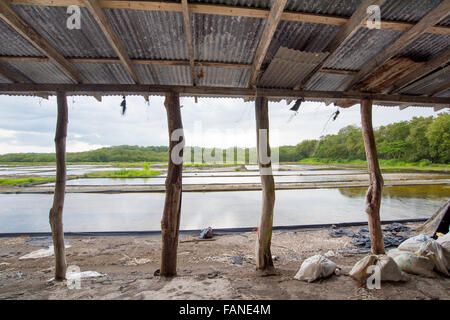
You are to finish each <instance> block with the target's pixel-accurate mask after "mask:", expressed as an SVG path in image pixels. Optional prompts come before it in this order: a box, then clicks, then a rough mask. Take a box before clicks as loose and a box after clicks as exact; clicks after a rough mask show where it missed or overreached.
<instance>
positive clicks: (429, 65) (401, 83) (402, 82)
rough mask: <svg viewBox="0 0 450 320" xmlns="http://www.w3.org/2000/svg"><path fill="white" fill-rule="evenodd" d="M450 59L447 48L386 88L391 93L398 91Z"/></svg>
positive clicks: (449, 49) (449, 52)
mask: <svg viewBox="0 0 450 320" xmlns="http://www.w3.org/2000/svg"><path fill="white" fill-rule="evenodd" d="M449 61H450V48H448V49H447V50H445V51H444V52H443V53H441V54H440V55H439V56H437V57H436V58H434V59H432V60H430V61H428V62H426V63H425V64H424V66H423V67H422V68H420V69H417V70H414V71H412V72H410V73H409V74H407V75H406V76H405V77H403V78H401V79H399V80H397V81H396V82H394V84H393V85H392V86H391V87H390V88H389V89H388V90H386V92H389V93H395V92H398V91H400V90H401V89H403V88H404V87H406V86H408V85H409V84H411V83H413V82H414V81H416V80H419V79H420V78H422V77H424V76H426V75H427V74H429V73H430V72H433V71H434V70H436V69H437V68H439V67H442V66H444V65H446V64H447V63H448V62H449Z"/></svg>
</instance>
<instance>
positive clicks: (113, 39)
mask: <svg viewBox="0 0 450 320" xmlns="http://www.w3.org/2000/svg"><path fill="white" fill-rule="evenodd" d="M83 3H84V4H85V6H86V8H87V9H88V10H89V13H90V14H91V15H92V17H94V19H95V21H96V22H97V24H98V25H99V27H100V29H101V30H102V31H103V33H104V34H105V37H106V39H107V40H108V42H109V44H110V45H111V47H112V48H113V49H114V51H115V52H116V54H117V55H118V57H119V59H120V61H121V62H122V65H123V66H124V67H125V69H126V70H127V71H128V73H129V74H130V76H131V78H133V80H134V82H136V83H140V81H139V77H138V75H137V73H136V70H135V68H134V65H133V63H132V62H131V60H130V57H129V56H128V53H127V52H126V50H125V48H124V47H123V45H122V43H121V42H120V39H119V37H118V36H117V34H116V32H115V31H114V29H113V27H112V26H111V24H110V23H109V21H108V18H107V17H106V15H105V13H104V12H103V10H102V8H101V7H100V4H99V2H98V0H83Z"/></svg>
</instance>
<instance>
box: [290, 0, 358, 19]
mask: <svg viewBox="0 0 450 320" xmlns="http://www.w3.org/2000/svg"><path fill="white" fill-rule="evenodd" d="M360 3H361V0H328V1H317V0H288V2H287V4H286V10H290V11H301V12H308V13H317V14H329V15H336V16H344V17H350V16H351V15H352V13H353V12H354V11H355V10H356V8H357V7H358V6H359V5H360Z"/></svg>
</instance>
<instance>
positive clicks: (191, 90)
mask: <svg viewBox="0 0 450 320" xmlns="http://www.w3.org/2000/svg"><path fill="white" fill-rule="evenodd" d="M56 91H64V92H67V93H70V94H91V95H93V94H96V93H101V94H103V95H108V94H115V95H123V94H165V93H166V92H170V91H173V92H177V93H179V94H180V95H196V96H208V97H212V96H220V97H239V98H242V97H247V96H250V97H254V96H255V94H256V91H258V95H262V96H265V97H268V98H275V99H298V98H299V97H303V98H305V99H318V100H330V99H332V100H333V101H334V100H362V99H370V100H373V101H374V102H390V103H397V104H406V103H409V104H412V105H415V104H418V105H429V106H435V105H439V106H445V107H449V106H450V98H441V97H424V96H409V95H387V94H375V93H365V92H351V91H349V92H342V91H313V90H290V89H264V88H258V89H254V88H230V87H204V86H195V87H194V86H167V85H139V84H34V83H12V84H11V83H5V84H0V94H2V93H4V94H23V93H31V94H35V93H38V92H56Z"/></svg>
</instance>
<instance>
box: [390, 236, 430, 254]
mask: <svg viewBox="0 0 450 320" xmlns="http://www.w3.org/2000/svg"><path fill="white" fill-rule="evenodd" d="M428 240H433V239H432V238H430V237H429V236H426V235H424V234H419V235H418V236H415V237H411V238H409V239H407V240H405V241H403V242H402V243H401V244H400V245H399V246H398V249H399V250H402V251H410V252H416V251H417V250H419V249H420V247H421V246H422V244H424V243H425V242H427V241H428Z"/></svg>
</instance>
